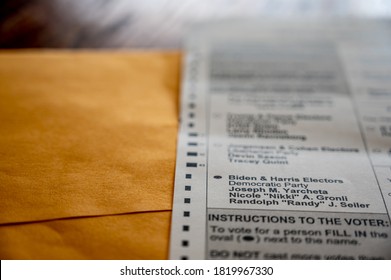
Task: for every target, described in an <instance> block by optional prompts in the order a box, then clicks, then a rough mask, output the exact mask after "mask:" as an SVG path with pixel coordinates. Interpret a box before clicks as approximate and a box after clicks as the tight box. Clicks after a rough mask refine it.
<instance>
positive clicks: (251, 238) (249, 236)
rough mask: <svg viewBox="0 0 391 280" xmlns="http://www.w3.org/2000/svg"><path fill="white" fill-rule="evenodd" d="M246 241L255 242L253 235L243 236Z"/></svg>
mask: <svg viewBox="0 0 391 280" xmlns="http://www.w3.org/2000/svg"><path fill="white" fill-rule="evenodd" d="M243 240H244V241H254V237H253V236H251V235H245V236H243Z"/></svg>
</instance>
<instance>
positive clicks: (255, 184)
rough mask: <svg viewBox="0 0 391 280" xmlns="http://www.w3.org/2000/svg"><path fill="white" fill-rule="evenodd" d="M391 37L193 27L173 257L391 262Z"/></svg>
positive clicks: (360, 31) (327, 28)
mask: <svg viewBox="0 0 391 280" xmlns="http://www.w3.org/2000/svg"><path fill="white" fill-rule="evenodd" d="M389 30H391V29H390V28H389V24H388V23H387V22H376V21H353V20H352V21H334V22H322V23H319V22H300V21H297V22H290V23H276V22H262V23H260V22H223V23H214V24H205V25H199V26H196V27H194V28H193V30H192V33H190V34H191V35H190V36H189V39H188V41H187V55H186V59H185V62H184V77H183V84H182V98H181V126H180V131H179V140H178V156H177V169H176V181H175V196H174V211H173V218H172V232H171V253H170V258H172V259H391V229H390V216H389V213H390V211H391V49H390V42H391V37H390V36H389V34H390V31H389Z"/></svg>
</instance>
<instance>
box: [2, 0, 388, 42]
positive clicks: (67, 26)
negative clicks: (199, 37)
mask: <svg viewBox="0 0 391 280" xmlns="http://www.w3.org/2000/svg"><path fill="white" fill-rule="evenodd" d="M232 17H233V18H259V19H262V18H269V17H273V18H275V17H277V18H287V17H365V18H391V1H390V0H211V1H200V0H1V2H0V48H156V49H177V48H180V44H181V38H182V36H183V32H184V30H186V29H185V27H186V25H187V24H188V23H189V22H194V21H204V20H216V19H222V18H232Z"/></svg>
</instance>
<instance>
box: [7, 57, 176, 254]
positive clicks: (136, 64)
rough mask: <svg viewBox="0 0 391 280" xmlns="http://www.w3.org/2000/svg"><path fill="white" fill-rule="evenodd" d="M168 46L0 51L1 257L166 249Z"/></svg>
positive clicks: (171, 110) (170, 165)
mask: <svg viewBox="0 0 391 280" xmlns="http://www.w3.org/2000/svg"><path fill="white" fill-rule="evenodd" d="M179 61H180V56H179V54H178V53H163V52H88V51H81V52H72V51H3V52H1V53H0V120H1V124H0V194H1V203H0V259H165V258H167V250H168V239H169V226H170V216H171V209H172V195H173V182H174V168H175V150H176V136H177V128H178V91H179V90H178V88H179Z"/></svg>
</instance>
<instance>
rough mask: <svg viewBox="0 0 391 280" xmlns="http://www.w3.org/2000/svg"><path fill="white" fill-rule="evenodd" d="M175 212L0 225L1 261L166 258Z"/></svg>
mask: <svg viewBox="0 0 391 280" xmlns="http://www.w3.org/2000/svg"><path fill="white" fill-rule="evenodd" d="M170 214H171V211H161V212H146V213H134V214H124V215H123V214H122V215H112V216H104V217H89V218H71V219H60V220H54V221H47V222H33V223H26V224H19V225H3V226H0V259H41V260H42V259H43V260H45V259H76V260H77V259H128V260H131V259H136V260H142V259H166V258H167V254H168V236H169V225H170V217H171V215H170Z"/></svg>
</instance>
